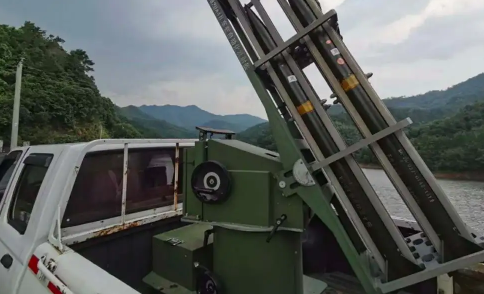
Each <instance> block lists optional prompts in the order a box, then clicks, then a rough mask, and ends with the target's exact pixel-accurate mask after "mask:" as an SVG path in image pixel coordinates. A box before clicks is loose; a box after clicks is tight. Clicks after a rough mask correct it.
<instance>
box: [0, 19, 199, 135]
mask: <svg viewBox="0 0 484 294" xmlns="http://www.w3.org/2000/svg"><path fill="white" fill-rule="evenodd" d="M0 40H1V42H0V138H1V139H2V140H4V143H5V145H8V143H9V140H10V132H11V123H12V106H13V97H14V88H15V71H16V67H17V64H18V62H19V61H20V60H21V58H24V62H23V63H24V66H23V78H22V92H21V104H20V123H19V125H20V127H19V142H20V143H21V142H22V141H30V143H31V144H46V143H62V142H78V141H88V140H93V139H97V138H99V137H100V136H102V137H104V138H142V137H187V136H191V135H188V134H189V133H190V132H189V131H187V130H185V129H181V128H178V127H176V126H173V125H170V124H168V123H166V122H160V121H155V123H153V121H147V120H149V119H147V118H139V117H138V118H134V119H133V118H130V117H129V116H128V118H126V117H124V116H123V115H120V113H119V112H120V110H119V108H118V107H116V106H115V105H114V104H113V102H112V101H111V100H110V99H109V98H107V97H103V96H102V95H101V94H100V92H99V90H98V88H97V86H96V84H95V80H94V77H93V76H92V74H93V71H94V62H93V61H92V60H91V59H90V58H89V56H88V54H87V53H86V52H85V51H83V50H82V49H77V50H72V51H70V52H67V51H66V50H65V49H64V48H63V47H62V44H63V43H64V40H62V38H60V37H58V36H53V35H49V34H47V33H46V32H45V31H43V30H41V29H40V28H39V27H37V26H35V24H33V23H32V22H25V24H24V25H23V26H22V27H20V28H14V27H11V26H7V25H0Z"/></svg>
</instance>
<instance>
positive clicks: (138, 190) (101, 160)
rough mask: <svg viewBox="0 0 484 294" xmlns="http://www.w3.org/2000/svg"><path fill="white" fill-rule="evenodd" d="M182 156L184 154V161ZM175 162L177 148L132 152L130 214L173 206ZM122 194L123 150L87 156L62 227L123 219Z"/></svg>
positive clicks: (129, 193)
mask: <svg viewBox="0 0 484 294" xmlns="http://www.w3.org/2000/svg"><path fill="white" fill-rule="evenodd" d="M182 153H183V152H182V151H181V150H180V152H179V156H180V158H181V156H182ZM175 160H176V159H175V147H171V148H156V149H154V148H150V149H146V148H144V149H130V150H129V152H128V174H127V181H126V214H130V213H135V212H139V211H144V210H149V209H153V208H157V207H163V206H167V205H171V204H173V198H174V184H175V183H174V176H175ZM179 160H180V159H179ZM181 168H182V167H181V165H180V167H179V169H178V172H179V177H178V179H179V185H178V193H180V191H181V189H180V186H181V185H180V181H181V179H182V176H181V174H182V170H181ZM122 193H123V150H114V151H106V152H96V153H90V154H88V155H86V157H85V158H84V160H83V162H82V164H81V168H80V170H79V173H78V175H77V178H76V181H75V183H74V187H73V189H72V192H71V196H70V198H69V202H68V204H67V207H66V210H65V213H64V218H63V221H62V227H63V228H66V227H72V226H77V225H82V224H86V223H91V222H95V221H100V220H105V219H109V218H113V217H117V216H120V215H121V206H122ZM179 199H181V196H180V197H179ZM180 202H181V201H180Z"/></svg>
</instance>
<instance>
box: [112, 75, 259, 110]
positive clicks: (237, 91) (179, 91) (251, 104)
mask: <svg viewBox="0 0 484 294" xmlns="http://www.w3.org/2000/svg"><path fill="white" fill-rule="evenodd" d="M108 94H110V95H109V96H110V97H111V98H112V99H113V100H115V101H116V102H117V104H118V105H120V106H127V105H130V104H136V105H141V104H148V105H150V104H155V105H164V104H173V105H180V106H187V105H193V104H195V105H197V106H199V107H200V108H202V109H205V110H207V111H210V112H212V113H217V114H237V113H251V114H254V115H257V116H261V117H265V116H266V115H265V111H264V110H263V108H262V107H261V106H262V104H261V102H260V101H259V99H258V98H257V96H256V94H255V91H254V89H253V88H252V87H249V86H247V85H240V83H238V82H237V81H233V80H232V79H231V78H229V77H226V76H224V75H221V74H211V75H204V76H200V75H198V74H196V73H190V74H187V73H184V74H182V75H179V76H177V78H176V79H170V78H166V79H161V80H158V81H155V82H152V83H150V84H149V85H148V86H147V87H145V88H142V89H139V88H137V89H135V90H134V91H132V92H128V93H126V94H124V95H120V94H116V93H108Z"/></svg>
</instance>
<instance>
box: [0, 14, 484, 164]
mask: <svg viewBox="0 0 484 294" xmlns="http://www.w3.org/2000/svg"><path fill="white" fill-rule="evenodd" d="M0 40H2V42H1V43H0V139H2V140H4V143H5V145H8V143H9V139H10V131H11V121H12V106H13V97H14V88H15V70H16V66H17V64H18V62H19V61H20V60H21V59H22V58H23V60H24V61H23V62H24V67H23V81H22V95H21V106H20V128H19V141H20V142H19V143H21V142H22V141H30V143H31V144H45V143H62V142H78V141H88V140H93V139H97V138H99V137H100V136H102V137H104V138H143V137H144V138H147V137H150V138H154V137H155V138H159V137H164V138H167V137H170V138H190V137H191V138H194V137H196V136H197V133H196V131H195V130H194V126H196V125H206V126H211V127H219V128H226V129H233V130H235V131H239V130H243V129H246V128H249V129H247V130H246V131H244V132H242V133H240V134H239V136H238V138H239V139H242V140H244V141H247V142H249V143H253V144H256V145H259V146H262V147H265V148H268V149H272V150H275V148H276V146H275V145H274V142H273V140H272V134H271V133H270V130H269V128H268V124H267V123H262V124H260V122H263V121H264V120H263V119H261V118H258V117H255V116H251V115H246V114H241V115H215V114H212V113H210V112H207V111H205V110H202V109H200V108H198V107H197V106H194V105H192V106H187V107H180V106H176V105H165V106H141V107H135V106H128V107H123V108H120V107H117V106H116V105H114V104H113V102H112V101H111V100H110V99H109V98H107V97H103V96H102V95H101V94H100V92H99V90H98V88H97V86H96V84H95V80H94V77H93V76H92V74H93V71H94V62H93V61H92V60H91V59H90V58H89V56H88V54H87V53H86V52H85V51H83V50H82V49H77V50H72V51H70V52H67V51H66V50H65V49H64V48H63V43H64V40H62V39H61V38H60V37H57V36H53V35H49V34H47V33H46V32H45V31H43V30H41V29H40V28H39V27H37V26H35V25H34V24H33V23H31V22H26V23H25V24H24V25H23V26H22V27H20V28H14V27H10V26H6V25H0ZM234 99H235V98H234ZM384 101H385V103H386V104H387V106H388V107H389V109H390V111H391V112H392V113H393V114H394V116H395V117H396V119H397V120H401V119H403V118H405V117H410V118H412V120H413V121H414V124H413V125H412V126H411V127H410V128H408V129H407V130H406V132H407V134H408V136H409V137H410V139H411V140H412V141H413V142H414V144H415V146H416V148H417V150H418V151H419V152H420V153H421V155H422V157H423V158H424V160H425V161H426V162H427V164H428V165H429V167H430V168H431V169H432V170H434V171H444V172H447V171H449V172H461V171H466V172H469V171H471V172H472V171H474V172H476V171H484V74H481V75H478V76H476V77H474V78H471V79H469V80H467V81H464V82H462V83H460V84H458V85H455V86H453V87H450V88H448V89H447V90H443V91H430V92H428V93H425V94H422V95H417V96H413V97H409V98H402V97H400V98H394V99H388V100H384ZM335 109H336V110H335ZM330 110H331V111H330V113H332V114H331V116H332V117H333V119H334V122H335V125H336V127H337V128H338V130H339V131H340V133H341V134H342V135H343V136H344V138H345V139H346V141H347V142H348V144H352V143H355V142H356V141H358V140H359V139H360V137H361V136H360V135H359V133H358V131H357V130H356V128H355V127H354V126H353V125H352V123H351V121H350V119H349V118H348V117H347V115H346V114H345V113H342V112H341V111H340V110H341V107H339V110H338V106H336V107H333V108H331V109H330ZM150 113H151V114H150ZM356 157H357V159H358V160H359V161H360V162H362V163H368V164H373V163H376V160H375V158H374V157H373V156H372V154H371V152H370V151H369V150H368V149H364V150H361V151H359V152H358V153H357V154H356Z"/></svg>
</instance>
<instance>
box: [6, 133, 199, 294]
mask: <svg viewBox="0 0 484 294" xmlns="http://www.w3.org/2000/svg"><path fill="white" fill-rule="evenodd" d="M195 141H196V140H180V139H159V140H96V141H92V142H88V143H76V144H60V145H41V146H28V147H21V148H17V149H14V150H12V151H11V152H10V153H9V154H8V155H6V156H5V158H4V160H3V161H2V163H1V164H0V293H1V294H14V293H25V294H27V293H29V294H30V293H139V292H142V293H143V292H145V291H144V290H143V289H142V288H143V283H142V278H143V277H144V276H145V275H146V274H148V273H149V271H150V269H151V239H152V236H153V235H154V234H157V233H159V232H162V231H165V230H170V229H173V228H175V227H176V226H181V225H182V224H181V223H180V222H179V218H180V216H181V213H182V201H183V195H182V194H181V189H180V187H181V183H182V181H184V179H183V176H182V175H183V171H182V165H180V164H179V163H180V162H181V161H182V158H183V150H184V148H188V147H191V146H193V145H194V142H195Z"/></svg>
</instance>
